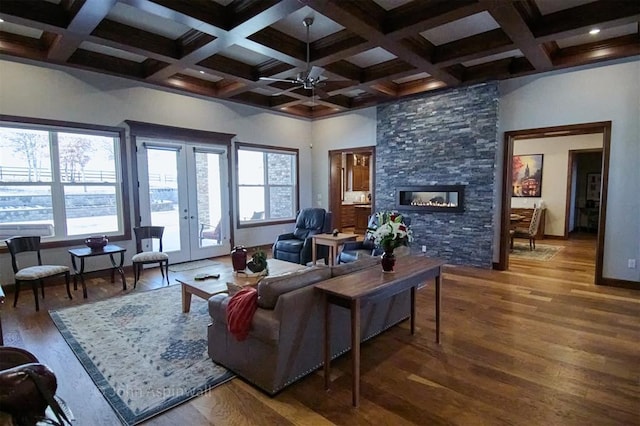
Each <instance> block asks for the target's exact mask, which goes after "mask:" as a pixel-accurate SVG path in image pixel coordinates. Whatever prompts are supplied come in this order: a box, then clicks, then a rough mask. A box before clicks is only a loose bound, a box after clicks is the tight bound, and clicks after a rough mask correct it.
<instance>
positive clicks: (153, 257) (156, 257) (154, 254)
mask: <svg viewBox="0 0 640 426" xmlns="http://www.w3.org/2000/svg"><path fill="white" fill-rule="evenodd" d="M163 260H169V255H168V254H167V253H161V252H158V251H143V252H142V253H138V254H136V255H134V256H133V257H132V258H131V261H132V262H135V263H140V262H160V261H163Z"/></svg>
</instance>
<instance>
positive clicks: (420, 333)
mask: <svg viewBox="0 0 640 426" xmlns="http://www.w3.org/2000/svg"><path fill="white" fill-rule="evenodd" d="M542 243H544V244H553V245H560V246H562V247H563V249H562V250H561V251H560V252H559V253H558V254H557V255H556V256H555V257H554V258H553V259H552V260H550V261H545V262H535V261H523V260H516V259H512V260H511V270H509V271H506V272H499V271H493V270H482V269H476V268H471V267H462V266H450V267H447V269H446V273H445V274H444V281H443V317H442V320H443V334H442V343H441V344H440V345H437V344H436V343H435V342H434V327H435V323H434V320H433V291H434V289H433V286H427V287H426V288H424V289H422V290H420V291H419V292H418V306H417V312H418V318H417V322H416V325H417V331H416V334H415V335H414V336H411V335H410V334H409V330H408V328H409V324H408V322H405V323H402V324H401V325H399V326H397V327H394V328H392V329H391V330H388V331H387V332H385V333H383V334H382V335H380V336H378V337H377V338H374V339H373V340H371V341H369V342H367V343H366V344H364V345H363V346H362V365H361V368H362V370H361V371H362V382H361V406H360V408H358V409H354V408H352V407H351V405H350V402H351V397H350V395H351V394H350V389H351V388H350V384H351V382H350V362H349V355H348V354H347V355H346V356H343V357H341V358H340V359H338V360H337V361H334V364H333V368H332V370H333V374H335V377H332V380H333V384H332V389H331V391H330V392H328V393H326V392H325V391H324V390H323V378H322V373H321V370H319V371H318V372H316V373H313V374H311V375H309V376H307V377H306V378H304V379H302V380H301V381H299V382H297V383H296V384H294V385H292V386H290V387H288V388H287V389H285V390H284V391H282V392H281V393H280V394H278V395H277V396H276V397H274V398H271V397H269V396H266V395H265V394H263V393H261V392H260V391H258V390H256V389H255V388H253V387H252V386H250V385H248V384H246V383H244V382H243V381H242V380H240V379H235V380H232V381H231V382H229V383H227V384H225V385H222V386H219V387H217V388H215V389H213V390H212V391H210V392H208V393H206V394H205V395H203V396H200V397H198V398H195V399H193V400H191V401H190V402H188V403H185V404H183V405H181V406H179V407H177V408H175V409H173V410H170V411H168V412H167V413H165V414H162V415H160V416H158V417H156V418H153V419H151V420H150V421H148V422H147V424H150V425H175V424H185V425H214V424H215V425H226V424H234V425H244V424H246V425H272V424H278V425H286V424H296V425H332V424H336V425H347V424H349V425H351V424H372V425H403V424H420V425H427V424H428V425H437V424H456V425H479V424H486V425H501V424H509V425H633V424H636V425H637V424H640V347H639V342H640V291H636V290H629V289H620V288H610V287H596V286H595V285H594V284H593V274H594V258H595V241H594V239H593V238H586V239H571V240H568V241H557V240H545V241H543V242H542ZM227 260H228V259H227ZM150 272H151V273H150ZM145 273H146V274H147V275H146V277H147V281H146V282H147V284H143V285H141V286H139V287H138V289H136V290H131V289H129V290H128V291H127V292H131V291H145V290H148V289H150V288H154V287H159V286H161V285H162V284H161V283H160V276H159V273H157V272H156V271H145ZM105 275H108V274H105ZM127 277H128V280H129V284H131V283H132V282H133V279H132V273H130V272H129V273H128V276H127ZM176 277H177V274H176V273H171V282H172V283H173V282H175V281H174V278H176ZM151 278H152V279H151ZM88 288H89V299H88V301H87V302H85V301H84V300H83V299H82V292H81V291H80V290H79V291H76V292H74V293H73V295H74V299H73V300H72V301H70V300H68V299H66V295H65V290H64V286H55V287H48V288H46V299H45V301H44V302H43V303H42V304H41V311H40V312H39V313H36V312H35V310H34V306H33V295H32V294H31V292H30V291H29V292H27V291H25V292H24V294H21V298H20V301H19V304H18V307H17V308H13V307H12V306H11V304H12V301H13V294H7V303H6V304H5V306H3V307H2V313H1V315H2V316H3V327H4V329H5V343H6V344H8V345H14V346H20V347H24V348H26V349H28V350H30V351H31V352H33V353H34V354H36V356H37V357H38V358H39V359H40V360H41V361H42V362H44V363H47V364H48V365H49V366H50V367H51V368H52V369H53V370H54V371H55V372H56V374H57V376H58V381H59V391H58V394H59V395H60V396H61V397H62V398H63V399H65V400H66V401H67V402H68V403H69V405H70V407H71V409H72V410H73V412H74V414H75V417H76V419H77V421H76V422H75V424H77V425H113V424H118V423H119V422H118V420H117V417H116V416H115V414H114V413H113V411H112V410H111V408H110V406H109V404H108V403H107V402H106V400H105V399H104V398H103V397H102V395H101V394H100V393H99V392H98V391H97V389H96V388H95V386H94V385H93V382H92V381H91V379H90V378H89V376H88V375H87V374H86V372H85V371H84V369H83V368H82V366H81V365H80V363H79V362H78V361H77V359H76V358H75V356H74V355H73V353H72V352H71V350H70V349H69V347H68V346H67V344H66V343H65V341H64V339H62V337H61V336H60V334H59V333H58V331H57V329H56V327H55V326H54V325H53V323H52V322H51V320H50V318H49V315H48V313H47V310H48V309H55V308H60V307H64V306H70V305H77V304H80V303H91V302H94V301H96V300H101V299H105V298H108V297H114V296H120V295H121V294H122V291H121V285H120V284H119V283H118V281H117V280H116V283H115V284H111V283H110V282H109V281H108V280H106V279H102V278H101V277H100V276H99V274H95V275H93V276H92V277H91V280H90V283H89V284H88ZM318 338H321V336H318ZM256 362H260V360H259V359H256Z"/></svg>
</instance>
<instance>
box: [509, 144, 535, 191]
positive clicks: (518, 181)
mask: <svg viewBox="0 0 640 426" xmlns="http://www.w3.org/2000/svg"><path fill="white" fill-rule="evenodd" d="M542 159H543V154H527V155H514V156H513V160H512V169H511V170H512V173H513V175H512V179H511V182H512V187H513V195H512V196H513V197H541V196H542Z"/></svg>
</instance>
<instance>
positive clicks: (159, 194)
mask: <svg viewBox="0 0 640 426" xmlns="http://www.w3.org/2000/svg"><path fill="white" fill-rule="evenodd" d="M147 165H148V171H149V172H148V176H147V178H148V182H149V200H150V202H151V225H153V226H164V235H163V236H162V244H163V250H164V251H178V250H180V211H179V210H178V151H172V150H165V149H154V148H147ZM154 249H155V250H157V247H154Z"/></svg>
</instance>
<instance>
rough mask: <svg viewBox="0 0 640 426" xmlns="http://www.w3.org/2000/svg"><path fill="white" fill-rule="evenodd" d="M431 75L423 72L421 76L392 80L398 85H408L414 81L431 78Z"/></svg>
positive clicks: (415, 75)
mask: <svg viewBox="0 0 640 426" xmlns="http://www.w3.org/2000/svg"><path fill="white" fill-rule="evenodd" d="M430 76H431V74H429V73H426V72H421V73H419V74H414V75H409V76H407V77H402V78H397V79H395V80H392V81H393V82H394V83H396V84H402V83H408V82H410V81H414V80H420V79H422V78H427V77H430Z"/></svg>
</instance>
